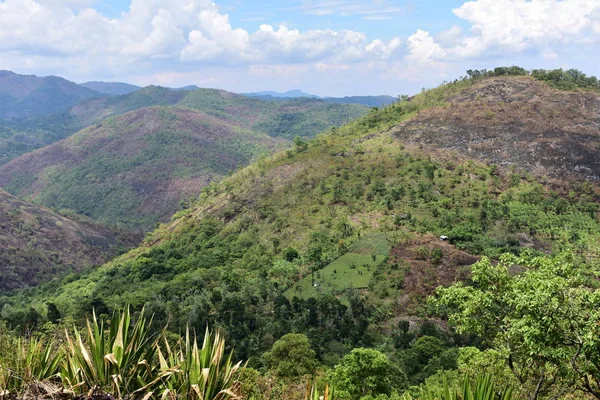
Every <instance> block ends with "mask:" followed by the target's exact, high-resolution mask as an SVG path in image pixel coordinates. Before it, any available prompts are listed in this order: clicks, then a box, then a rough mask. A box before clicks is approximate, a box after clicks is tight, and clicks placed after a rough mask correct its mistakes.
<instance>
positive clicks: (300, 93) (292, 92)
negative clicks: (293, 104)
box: [240, 89, 320, 99]
mask: <svg viewBox="0 0 600 400" xmlns="http://www.w3.org/2000/svg"><path fill="white" fill-rule="evenodd" d="M240 94H241V95H242V96H248V97H275V98H284V99H289V98H295V97H308V98H313V99H319V98H320V96H317V95H315V94H309V93H305V92H303V91H302V90H299V89H294V90H288V91H287V92H283V93H280V92H273V91H265V92H254V93H240Z"/></svg>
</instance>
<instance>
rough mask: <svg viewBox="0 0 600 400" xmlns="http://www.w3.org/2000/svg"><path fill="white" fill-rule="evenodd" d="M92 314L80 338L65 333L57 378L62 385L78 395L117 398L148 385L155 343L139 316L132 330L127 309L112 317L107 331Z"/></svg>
mask: <svg viewBox="0 0 600 400" xmlns="http://www.w3.org/2000/svg"><path fill="white" fill-rule="evenodd" d="M103 322H104V321H101V320H99V319H98V318H97V317H96V314H95V313H93V315H92V319H91V321H90V319H89V318H88V319H87V321H86V330H85V331H84V333H83V335H82V334H81V333H80V332H79V330H78V329H77V328H74V329H73V332H74V334H73V337H71V336H70V335H69V333H68V332H67V333H66V335H67V336H66V337H67V340H66V355H65V359H64V362H63V364H62V367H61V373H60V377H61V379H62V382H63V385H64V386H65V387H67V388H70V389H72V390H74V391H75V392H78V393H89V392H94V391H96V392H104V393H111V394H113V395H116V396H118V397H122V396H123V395H128V394H130V393H133V392H134V391H135V390H137V389H139V388H140V387H143V386H144V385H146V384H147V383H148V382H151V381H152V380H153V379H154V377H155V374H156V369H157V367H156V366H153V365H154V363H153V361H154V358H155V355H156V343H155V341H152V339H151V338H150V337H149V335H148V329H147V325H146V320H145V318H144V316H143V311H142V314H141V315H140V317H139V319H138V321H137V322H136V323H135V325H134V326H133V327H131V326H130V324H131V315H130V312H129V308H126V309H125V310H123V311H122V312H121V313H115V314H114V315H113V317H112V320H111V322H110V329H108V330H107V329H106V328H105V324H104V323H103Z"/></svg>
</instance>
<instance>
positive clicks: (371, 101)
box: [241, 89, 396, 107]
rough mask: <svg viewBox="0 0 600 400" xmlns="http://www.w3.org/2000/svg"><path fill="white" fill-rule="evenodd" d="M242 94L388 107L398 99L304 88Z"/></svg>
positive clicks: (264, 98)
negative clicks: (336, 94) (337, 94)
mask: <svg viewBox="0 0 600 400" xmlns="http://www.w3.org/2000/svg"><path fill="white" fill-rule="evenodd" d="M241 94H242V96H247V97H252V98H255V99H260V100H263V101H282V100H288V99H291V98H294V99H296V98H310V99H319V100H323V101H324V102H326V103H332V104H361V105H364V106H368V107H386V106H389V105H390V104H392V103H394V102H395V101H396V98H395V97H393V96H385V95H381V96H346V97H320V96H317V95H314V94H309V93H305V92H303V91H302V90H298V89H294V90H289V91H287V92H283V93H280V92H270V91H267V92H254V93H241Z"/></svg>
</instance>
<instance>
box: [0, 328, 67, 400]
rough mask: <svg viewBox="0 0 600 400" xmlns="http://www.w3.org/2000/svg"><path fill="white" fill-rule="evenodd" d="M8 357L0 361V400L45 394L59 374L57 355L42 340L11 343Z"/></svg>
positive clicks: (53, 346)
mask: <svg viewBox="0 0 600 400" xmlns="http://www.w3.org/2000/svg"><path fill="white" fill-rule="evenodd" d="M13 345H14V347H13V350H12V352H11V354H10V359H9V357H6V355H5V357H2V358H0V396H1V397H8V396H9V395H18V394H22V393H24V392H25V391H28V390H30V391H31V390H33V391H36V390H37V391H39V390H45V389H44V388H42V386H44V387H45V388H49V387H50V385H49V384H50V383H52V382H51V381H52V380H53V379H56V378H57V376H58V372H59V363H60V358H59V355H58V354H56V352H55V351H56V349H55V345H54V342H53V341H52V340H49V341H47V342H46V341H45V340H43V339H36V338H31V339H25V338H19V339H13Z"/></svg>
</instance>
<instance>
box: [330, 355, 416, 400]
mask: <svg viewBox="0 0 600 400" xmlns="http://www.w3.org/2000/svg"><path fill="white" fill-rule="evenodd" d="M331 381H332V383H333V386H335V387H336V394H338V395H339V397H341V398H352V399H354V398H360V397H364V396H369V395H370V396H377V395H381V394H383V395H391V394H394V393H397V392H399V391H402V390H404V389H406V388H407V387H408V379H407V378H406V374H405V373H404V371H403V370H402V369H401V368H400V367H398V366H397V365H396V364H394V363H392V362H391V361H390V360H389V359H388V358H387V356H386V355H385V354H383V353H381V352H379V351H377V350H373V349H363V348H359V349H354V350H352V351H351V352H350V354H347V355H346V356H344V357H343V358H342V360H341V361H340V363H339V364H338V365H336V367H335V369H334V370H333V371H332V373H331Z"/></svg>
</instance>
